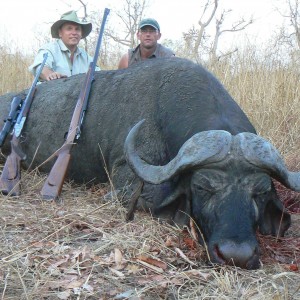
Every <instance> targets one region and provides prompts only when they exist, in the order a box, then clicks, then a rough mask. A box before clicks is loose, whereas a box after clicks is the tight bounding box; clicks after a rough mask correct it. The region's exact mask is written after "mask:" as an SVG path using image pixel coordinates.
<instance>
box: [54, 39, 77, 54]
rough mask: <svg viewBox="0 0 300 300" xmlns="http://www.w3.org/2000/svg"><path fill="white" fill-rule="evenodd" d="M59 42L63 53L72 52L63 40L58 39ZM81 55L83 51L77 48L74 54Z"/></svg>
mask: <svg viewBox="0 0 300 300" xmlns="http://www.w3.org/2000/svg"><path fill="white" fill-rule="evenodd" d="M57 42H58V45H59V47H60V49H61V51H66V52H70V50H69V49H68V47H67V46H66V45H65V44H64V42H63V41H62V40H61V39H58V40H57ZM80 53H81V49H80V48H79V47H77V48H76V50H75V52H74V54H76V55H78V54H80Z"/></svg>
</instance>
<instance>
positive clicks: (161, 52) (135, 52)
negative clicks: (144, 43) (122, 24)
mask: <svg viewBox="0 0 300 300" xmlns="http://www.w3.org/2000/svg"><path fill="white" fill-rule="evenodd" d="M172 56H175V53H174V52H173V51H172V50H171V49H169V48H167V47H165V46H163V45H161V44H157V46H156V49H155V51H154V52H153V54H152V55H151V56H150V57H148V59H149V58H158V57H172ZM141 61H142V58H141V53H140V45H138V46H137V47H136V48H134V49H129V50H128V66H130V65H133V64H135V63H137V62H141Z"/></svg>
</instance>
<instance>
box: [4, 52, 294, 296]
mask: <svg viewBox="0 0 300 300" xmlns="http://www.w3.org/2000/svg"><path fill="white" fill-rule="evenodd" d="M245 57H246V56H244V57H238V58H237V60H236V61H235V62H233V63H229V64H225V65H219V66H218V68H217V69H215V70H213V72H214V73H215V74H217V76H218V78H219V79H220V80H221V81H222V82H223V83H224V85H225V86H226V87H227V89H228V90H229V91H230V93H231V94H232V95H233V97H234V98H235V99H236V100H237V101H238V103H240V105H241V106H242V108H243V109H244V110H245V111H246V112H247V114H248V115H249V117H250V119H251V120H252V121H253V123H254V125H255V126H256V128H257V130H258V132H259V133H260V134H261V135H263V136H264V137H266V138H268V139H270V140H271V141H272V142H273V143H274V144H275V145H276V146H277V147H278V149H279V150H280V152H281V153H282V154H283V155H284V157H285V159H286V161H288V162H289V165H290V166H293V167H294V169H295V170H299V169H300V160H299V156H298V152H299V148H300V144H299V128H300V123H299V117H298V116H299V115H300V105H299V104H300V101H299V98H300V95H299V88H298V85H299V75H298V73H297V70H296V68H293V67H289V68H283V67H281V66H280V65H276V64H273V65H271V67H270V65H267V64H263V63H261V60H260V61H256V60H254V59H252V58H251V59H248V58H247V57H246V58H245ZM31 61H32V58H31V57H24V56H23V55H21V54H20V53H14V54H12V53H10V51H9V48H8V47H5V46H4V47H2V48H0V66H1V68H0V73H1V90H0V93H1V94H3V93H5V92H8V91H16V90H21V89H24V88H27V87H28V86H29V85H30V83H31V81H32V76H31V75H30V74H29V73H28V71H27V67H28V65H29V64H30V63H31ZM232 66H234V67H232ZM249 70H251V71H249ZM0 167H1V166H0ZM43 180H44V177H43V176H41V175H40V174H38V173H37V172H32V173H30V174H29V173H23V177H22V196H21V197H18V198H11V197H7V196H0V203H1V204H0V205H1V207H0V217H1V238H0V239H1V244H0V245H1V246H0V258H1V260H0V278H1V279H0V297H1V299H5V300H9V299H16V300H17V299H247V300H248V299H251V300H252V299H253V300H254V299H270V300H271V299H276V300H277V299H287V300H288V299H300V273H299V264H300V262H299V260H300V258H299V257H300V254H299V251H300V250H299V249H300V218H299V214H296V212H297V210H296V209H298V208H299V207H300V204H299V194H297V193H290V192H289V191H287V190H286V189H284V188H283V187H279V186H278V189H279V192H280V195H281V197H282V200H283V201H284V202H285V204H287V206H288V207H289V208H290V209H291V211H292V212H293V225H292V228H290V230H289V231H288V234H287V237H286V238H283V239H276V238H273V237H261V236H258V238H259V241H260V243H261V248H262V256H261V263H262V268H261V269H260V270H257V271H246V270H241V269H239V268H235V267H218V266H212V265H210V264H209V263H208V261H207V256H206V253H205V249H204V248H203V247H201V246H200V245H198V244H197V243H195V242H194V241H193V239H192V238H191V236H190V234H189V233H188V232H187V230H183V229H181V228H178V227H176V226H170V225H168V224H164V223H159V222H158V221H157V220H155V219H153V218H151V216H150V215H149V214H146V213H142V212H138V213H136V216H135V220H134V221H133V222H129V223H126V222H125V221H124V220H125V214H126V211H125V209H124V208H123V207H122V206H121V205H119V203H118V201H117V200H114V201H112V202H104V201H103V199H102V196H103V194H104V193H106V192H107V190H108V189H109V187H107V186H94V187H92V188H87V187H85V186H76V185H75V184H71V183H66V184H65V186H64V190H63V193H62V195H63V202H62V203H60V204H56V203H48V202H44V201H42V200H41V199H40V196H39V190H40V188H41V186H42V182H43Z"/></svg>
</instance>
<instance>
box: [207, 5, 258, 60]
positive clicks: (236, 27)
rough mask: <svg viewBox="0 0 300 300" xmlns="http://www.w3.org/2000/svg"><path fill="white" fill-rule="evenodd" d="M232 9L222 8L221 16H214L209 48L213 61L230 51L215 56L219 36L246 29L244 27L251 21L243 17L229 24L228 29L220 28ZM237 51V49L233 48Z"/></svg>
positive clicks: (251, 21)
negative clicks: (213, 35) (214, 21)
mask: <svg viewBox="0 0 300 300" xmlns="http://www.w3.org/2000/svg"><path fill="white" fill-rule="evenodd" d="M231 11H232V10H224V11H223V12H222V13H221V16H220V17H219V18H216V31H215V37H214V39H213V43H212V47H211V49H210V59H211V61H212V62H213V63H214V62H216V61H217V60H218V59H219V58H220V57H221V56H227V55H229V54H230V53H232V51H230V53H229V52H227V53H225V54H222V55H221V56H220V57H218V56H217V49H218V43H219V39H220V36H221V35H222V34H224V33H226V32H237V31H242V30H244V29H246V27H247V26H248V25H250V24H252V23H253V19H252V18H251V19H250V20H249V21H246V20H245V19H244V18H242V19H240V20H238V21H237V22H236V23H234V24H231V28H230V29H222V25H223V23H224V20H225V17H226V16H227V15H228V14H229V13H230V12H231ZM235 51H237V49H235Z"/></svg>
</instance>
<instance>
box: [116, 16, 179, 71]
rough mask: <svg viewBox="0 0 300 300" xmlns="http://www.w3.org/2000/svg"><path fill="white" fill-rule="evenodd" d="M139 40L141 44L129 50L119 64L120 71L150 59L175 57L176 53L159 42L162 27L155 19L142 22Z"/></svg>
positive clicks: (138, 35) (138, 33)
mask: <svg viewBox="0 0 300 300" xmlns="http://www.w3.org/2000/svg"><path fill="white" fill-rule="evenodd" d="M137 38H138V40H139V41H140V44H139V45H138V46H137V47H136V48H134V49H129V50H128V53H126V54H124V55H123V56H122V58H121V60H120V62H119V66H118V69H124V68H127V67H128V66H131V65H133V64H136V63H138V62H140V61H143V60H145V59H149V58H157V57H173V56H175V53H174V52H173V51H172V50H171V49H169V48H167V47H164V46H163V45H161V44H159V43H158V42H157V41H158V40H159V39H160V38H161V33H160V26H159V24H158V22H157V21H156V20H155V19H152V18H147V19H143V20H141V22H140V23H139V26H138V32H137Z"/></svg>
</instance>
